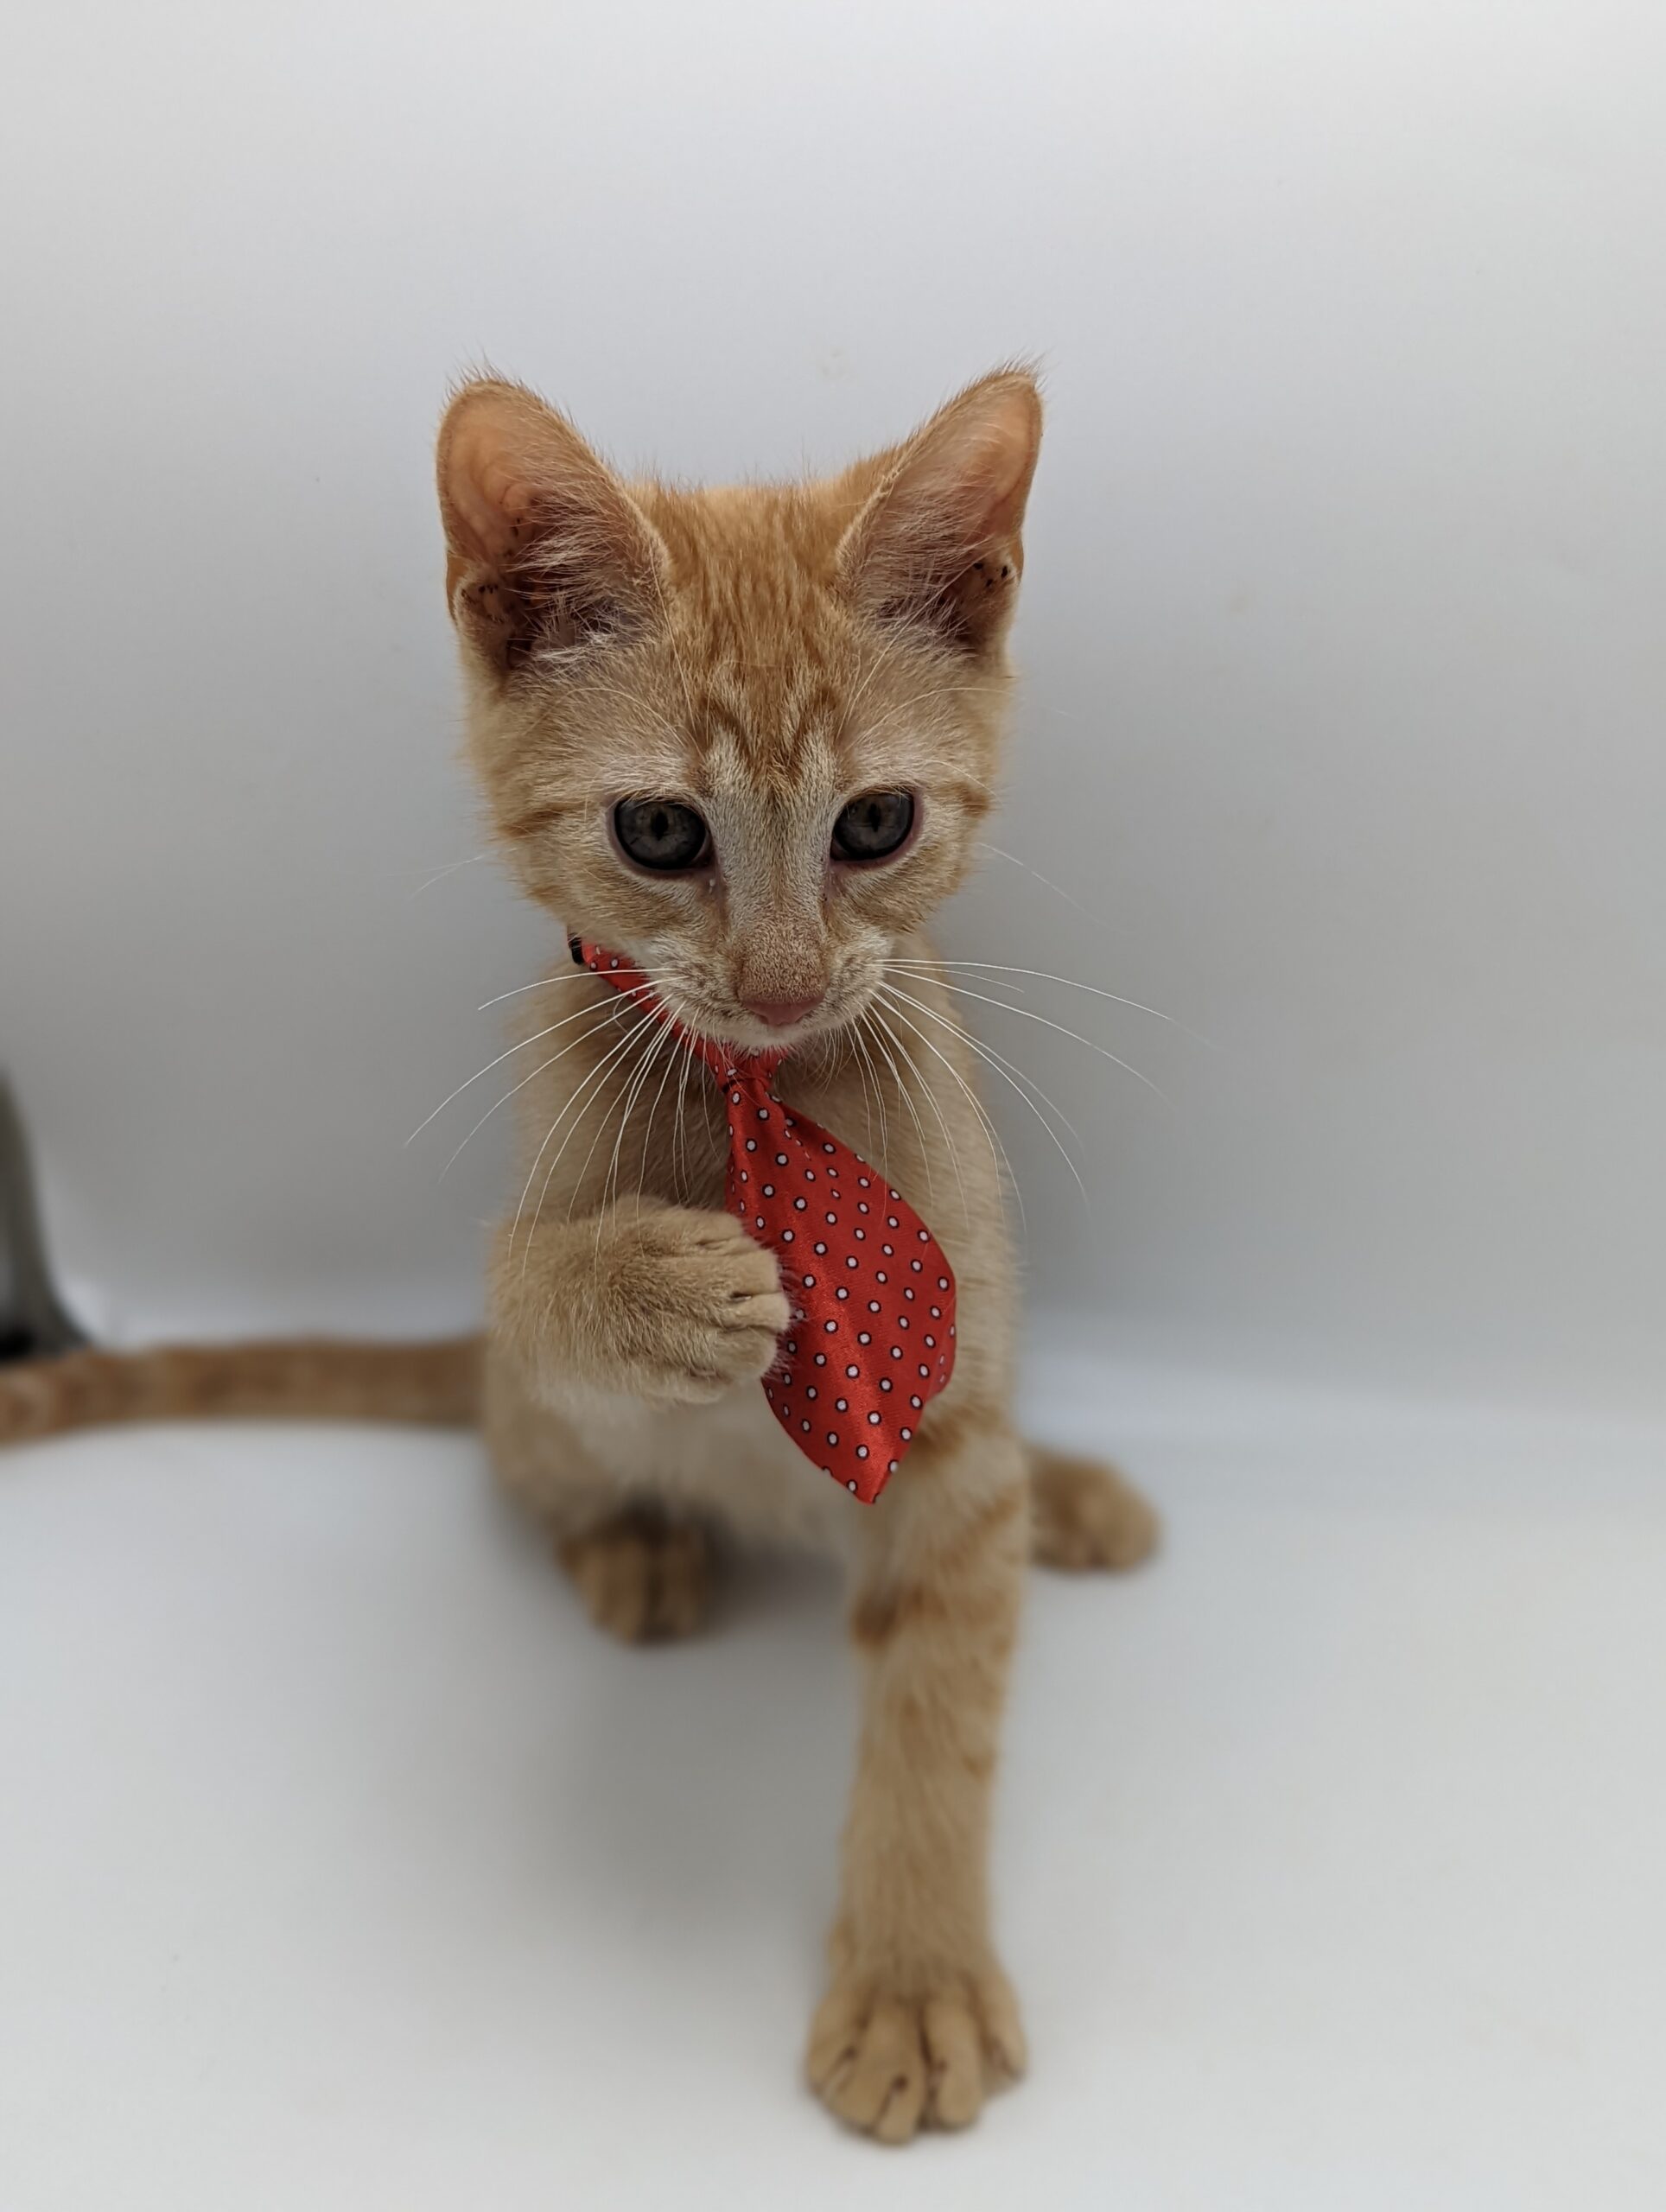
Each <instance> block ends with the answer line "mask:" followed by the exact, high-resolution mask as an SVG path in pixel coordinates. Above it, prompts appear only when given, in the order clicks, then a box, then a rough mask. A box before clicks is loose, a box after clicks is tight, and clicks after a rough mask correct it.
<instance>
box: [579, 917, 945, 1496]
mask: <svg viewBox="0 0 1666 2212" xmlns="http://www.w3.org/2000/svg"><path fill="white" fill-rule="evenodd" d="M572 952H573V957H574V959H575V961H578V962H579V963H581V964H582V965H583V966H584V967H587V968H588V969H592V970H593V971H594V973H595V974H596V975H598V976H603V977H604V978H605V979H606V980H607V982H610V983H612V984H614V986H615V987H616V988H618V989H620V990H621V991H624V992H626V993H627V994H629V995H630V996H632V997H633V998H634V999H636V1000H637V1001H638V1002H639V1004H640V1005H642V1006H643V1007H645V1008H646V1009H647V1010H648V1011H649V1012H651V1013H653V1014H658V1016H659V1018H660V1020H662V1021H664V1022H666V1023H668V1024H669V1025H670V1026H671V1028H672V1029H673V1030H675V1031H676V1033H677V1036H678V1037H679V1038H680V1039H681V1040H682V1042H683V1043H684V1046H686V1047H687V1048H688V1050H689V1051H690V1052H694V1053H696V1054H697V1056H698V1057H699V1058H701V1059H703V1061H704V1062H705V1064H706V1065H707V1066H708V1067H709V1069H710V1070H711V1072H712V1074H713V1075H714V1076H715V1078H716V1079H717V1081H718V1082H719V1083H721V1084H722V1086H723V1099H724V1104H725V1109H726V1110H727V1113H728V1133H729V1157H728V1182H727V1185H726V1186H725V1190H724V1204H725V1205H727V1206H728V1210H729V1211H730V1212H731V1213H732V1214H734V1215H735V1216H737V1217H738V1218H739V1219H740V1221H741V1224H742V1225H743V1226H744V1227H745V1229H746V1230H747V1232H748V1234H749V1235H751V1236H753V1237H754V1238H755V1239H756V1241H757V1242H758V1243H760V1244H766V1245H767V1246H768V1247H769V1249H770V1250H771V1251H772V1252H773V1253H774V1255H775V1256H776V1258H777V1259H778V1260H779V1262H780V1263H781V1287H782V1288H783V1289H784V1290H785V1292H786V1294H787V1296H788V1298H789V1300H791V1301H792V1321H791V1322H790V1323H789V1324H788V1325H787V1329H786V1332H785V1335H784V1337H783V1338H782V1341H781V1346H780V1356H779V1358H778V1359H777V1361H776V1363H775V1365H774V1366H773V1367H772V1368H771V1369H770V1370H769V1372H768V1374H767V1375H766V1376H765V1377H764V1395H765V1396H766V1398H767V1399H768V1400H769V1402H770V1406H771V1408H772V1409H773V1412H774V1414H775V1418H776V1420H777V1421H779V1422H780V1424H781V1427H783V1428H784V1429H785V1431H786V1433H787V1434H788V1435H789V1436H790V1437H791V1438H792V1440H793V1442H794V1443H795V1444H796V1445H797V1446H798V1449H799V1450H800V1451H801V1452H804V1455H805V1457H806V1458H807V1459H811V1460H812V1461H813V1462H814V1463H815V1465H817V1466H818V1467H819V1468H820V1469H821V1471H822V1472H823V1474H824V1475H831V1476H833V1477H834V1478H835V1479H836V1480H837V1481H839V1482H842V1483H843V1484H844V1486H845V1488H846V1489H847V1490H848V1491H853V1492H854V1493H855V1496H856V1497H859V1498H861V1499H862V1503H864V1504H865V1505H871V1504H872V1503H873V1502H874V1499H875V1498H876V1497H878V1496H879V1494H880V1492H881V1491H882V1490H883V1489H884V1488H885V1485H886V1484H887V1482H888V1481H889V1480H890V1478H891V1477H892V1476H893V1474H895V1472H896V1471H897V1466H898V1463H899V1462H900V1459H901V1458H902V1455H903V1453H904V1452H906V1450H907V1449H908V1446H909V1445H910V1444H911V1443H912V1440H913V1439H914V1438H915V1436H916V1435H917V1434H918V1433H919V1421H920V1415H921V1413H922V1411H923V1410H924V1408H925V1406H926V1404H927V1403H928V1402H930V1401H931V1400H932V1398H934V1397H936V1395H937V1394H938V1391H939V1390H940V1389H943V1387H944V1384H945V1383H947V1382H948V1380H949V1377H950V1376H951V1375H952V1374H953V1373H954V1370H955V1278H954V1270H953V1269H952V1268H951V1267H950V1265H949V1262H948V1261H947V1260H946V1259H945V1258H944V1255H943V1252H942V1249H941V1248H940V1247H939V1245H938V1242H937V1239H936V1238H935V1237H934V1236H932V1232H931V1230H929V1229H927V1228H926V1226H925V1224H924V1222H922V1221H921V1219H920V1217H919V1215H918V1214H917V1213H916V1212H915V1211H914V1210H913V1208H912V1206H911V1205H909V1204H908V1201H907V1200H906V1198H902V1197H900V1195H899V1193H898V1192H895V1191H893V1190H892V1189H891V1187H890V1186H889V1185H888V1184H887V1182H886V1180H885V1178H884V1177H883V1176H882V1175H881V1174H880V1173H879V1172H878V1170H877V1169H875V1168H873V1167H870V1166H868V1163H867V1161H866V1160H859V1159H858V1158H857V1156H856V1154H855V1153H854V1152H852V1151H851V1149H850V1147H849V1145H844V1144H841V1143H840V1142H839V1141H838V1139H837V1138H836V1137H835V1136H831V1135H829V1133H828V1132H827V1130H825V1129H823V1128H818V1127H817V1124H816V1123H815V1122H811V1121H808V1120H806V1118H805V1117H804V1116H803V1115H802V1114H792V1113H789V1112H788V1110H787V1109H786V1108H785V1106H783V1105H782V1103H781V1102H780V1100H779V1098H777V1097H776V1096H775V1095H774V1093H773V1091H772V1090H770V1087H769V1084H770V1078H771V1077H772V1076H773V1074H774V1072H775V1070H776V1069H777V1068H778V1067H779V1065H780V1063H781V1061H782V1060H783V1059H784V1058H785V1053H783V1052H757V1053H751V1054H737V1053H734V1052H729V1051H728V1050H727V1049H726V1048H725V1047H724V1046H721V1045H717V1044H714V1043H711V1042H710V1041H709V1040H708V1039H705V1038H703V1037H692V1036H690V1035H689V1033H687V1032H686V1031H685V1030H684V1029H682V1028H680V1027H678V1025H677V1023H676V1022H674V1021H672V1020H671V1015H670V1014H667V1013H666V1012H665V1010H664V1007H662V1006H661V1005H660V1004H659V1001H658V1000H657V999H656V998H655V996H654V994H653V986H652V983H650V982H649V981H648V978H647V977H646V976H645V975H644V974H643V973H642V971H641V969H639V968H633V967H632V966H631V965H630V964H629V963H628V962H626V961H625V960H623V959H621V958H620V957H619V955H618V954H617V953H612V952H604V951H603V950H601V947H600V946H599V945H595V944H587V943H583V942H581V940H580V939H578V938H574V939H573V943H572Z"/></svg>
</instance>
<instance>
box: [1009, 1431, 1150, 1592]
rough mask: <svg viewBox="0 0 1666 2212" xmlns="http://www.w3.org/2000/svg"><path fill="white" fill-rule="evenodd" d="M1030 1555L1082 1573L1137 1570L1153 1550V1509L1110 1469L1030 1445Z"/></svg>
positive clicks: (1096, 1461)
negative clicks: (1101, 1570) (1128, 1568)
mask: <svg viewBox="0 0 1666 2212" xmlns="http://www.w3.org/2000/svg"><path fill="white" fill-rule="evenodd" d="M1026 1449H1027V1454H1028V1462H1029V1478H1030V1556H1031V1557H1032V1559H1033V1560H1036V1561H1037V1562H1038V1563H1039V1564H1040V1566H1042V1567H1062V1568H1065V1569H1066V1570H1071V1571H1074V1572H1077V1573H1081V1572H1084V1571H1088V1570H1091V1569H1094V1568H1110V1569H1121V1568H1125V1567H1137V1566H1138V1565H1139V1564H1140V1562H1141V1560H1143V1559H1146V1558H1148V1557H1149V1555H1150V1554H1151V1553H1152V1551H1153V1550H1154V1548H1155V1547H1156V1542H1157V1534H1158V1521H1157V1515H1156V1512H1155V1510H1154V1508H1153V1507H1152V1506H1150V1505H1149V1504H1148V1503H1147V1502H1146V1500H1145V1499H1144V1498H1143V1497H1141V1495H1140V1493H1139V1491H1136V1490H1135V1488H1134V1486H1133V1484H1131V1483H1129V1482H1127V1481H1126V1480H1124V1478H1122V1476H1121V1475H1120V1474H1118V1473H1117V1471H1116V1469H1115V1468H1114V1467H1110V1466H1107V1465H1105V1464H1104V1462H1103V1460H1100V1459H1078V1458H1077V1457H1076V1456H1075V1454H1074V1453H1071V1452H1055V1451H1053V1450H1052V1448H1051V1446H1047V1445H1045V1444H1031V1445H1029V1446H1027V1447H1026Z"/></svg>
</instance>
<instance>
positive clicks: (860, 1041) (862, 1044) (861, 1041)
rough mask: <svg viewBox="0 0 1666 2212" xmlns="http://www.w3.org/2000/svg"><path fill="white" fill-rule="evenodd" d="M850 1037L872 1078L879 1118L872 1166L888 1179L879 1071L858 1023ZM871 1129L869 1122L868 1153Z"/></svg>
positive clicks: (888, 1150) (887, 1146) (887, 1134)
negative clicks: (876, 1143) (877, 1144)
mask: <svg viewBox="0 0 1666 2212" xmlns="http://www.w3.org/2000/svg"><path fill="white" fill-rule="evenodd" d="M850 1036H851V1041H852V1043H853V1044H854V1045H855V1047H856V1050H857V1051H858V1052H860V1053H861V1054H862V1065H863V1066H864V1067H865V1068H866V1069H867V1070H868V1074H869V1075H870V1077H872V1078H873V1084H874V1106H875V1108H876V1109H877V1110H878V1113H879V1117H880V1147H879V1158H878V1160H876V1161H875V1162H874V1165H875V1166H877V1167H879V1168H880V1169H881V1170H882V1171H883V1173H885V1174H886V1175H887V1177H888V1176H889V1174H890V1173H891V1164H890V1155H891V1138H890V1132H889V1131H888V1130H887V1128H886V1119H885V1093H884V1092H883V1091H882V1090H881V1088H880V1073H879V1070H878V1069H877V1068H876V1067H875V1066H874V1056H873V1054H872V1053H871V1052H869V1051H868V1039H866V1038H865V1037H864V1036H863V1035H862V1027H861V1024H860V1023H853V1024H852V1026H851V1031H850ZM873 1127H874V1125H873V1123H872V1122H869V1123H868V1149H869V1150H870V1151H871V1150H872V1149H873Z"/></svg>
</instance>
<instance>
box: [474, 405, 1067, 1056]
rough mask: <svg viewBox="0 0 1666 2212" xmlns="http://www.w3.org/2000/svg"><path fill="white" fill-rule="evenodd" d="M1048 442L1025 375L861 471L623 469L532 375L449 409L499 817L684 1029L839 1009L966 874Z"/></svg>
mask: <svg viewBox="0 0 1666 2212" xmlns="http://www.w3.org/2000/svg"><path fill="white" fill-rule="evenodd" d="M1039 440H1040V405H1039V403H1038V401H1037V398H1036V394H1035V387H1034V385H1033V380H1032V379H1031V378H1029V377H1028V376H1027V375H1025V374H1023V373H1021V372H1005V373H1002V374H1001V375H997V376H995V377H992V378H987V379H986V380H985V381H984V382H983V383H982V384H981V385H974V386H973V387H972V388H971V389H970V391H967V392H965V393H963V395H962V396H961V397H960V398H959V399H957V400H956V401H953V402H951V404H950V405H949V406H948V407H946V408H944V410H942V412H941V413H940V414H938V415H937V416H934V417H933V418H932V421H931V422H930V423H927V424H926V426H925V429H922V430H920V431H919V432H918V433H917V434H916V435H914V436H913V437H912V438H911V439H910V440H908V441H907V442H906V443H905V444H904V445H901V446H900V447H896V448H893V449H892V450H891V451H889V452H887V453H885V454H879V455H877V456H876V457H874V459H873V460H871V461H866V462H862V463H861V464H859V465H858V466H857V467H855V468H852V469H850V470H849V471H847V472H846V473H845V474H843V476H840V477H836V478H834V479H831V480H828V481H826V482H823V483H819V484H808V485H797V486H762V487H746V488H736V489H725V490H718V491H707V492H685V491H677V490H672V489H671V488H668V487H666V486H662V485H658V484H653V483H638V482H633V483H631V484H629V485H626V484H625V483H623V482H621V481H620V480H619V479H617V478H616V477H614V475H613V474H611V473H610V472H609V471H608V470H607V469H606V468H605V467H603V465H602V464H601V461H599V460H598V459H597V458H596V457H595V454H593V453H591V451H590V450H589V448H588V447H586V446H585V445H584V444H583V443H582V441H581V440H580V439H579V438H578V436H577V435H576V433H575V432H574V431H573V430H572V429H571V428H570V426H569V425H568V424H567V423H566V422H565V421H564V420H563V418H562V417H561V416H557V415H556V414H555V413H553V412H552V411H551V410H550V409H548V408H546V407H544V405H543V404H542V403H541V402H539V401H537V399H535V398H533V397H532V396H531V394H530V393H526V392H524V391H520V390H519V389H518V387H515V386H512V385H501V384H496V383H480V384H475V385H470V386H468V387H467V389H466V390H465V391H463V392H461V394H460V395H459V397H457V399H456V400H455V402H454V403H453V404H452V407H451V409H450V410H449V412H448V415H447V417H446V422H445V425H444V428H443V429H442V433H441V441H440V494H441V507H442V514H443V516H444V518H445V522H446V527H447V537H448V546H449V552H450V562H449V572H448V585H449V594H450V602H451V609H452V614H453V617H454V620H455V622H456V625H457V628H458V632H459V636H460V638H461V642H462V645H463V658H464V666H465V670H466V672H467V678H468V683H469V690H470V745H471V750H472V753H473V755H474V760H475V764H476V766H477V768H478V770H479V772H480V775H481V778H482V780H483V782H484V785H485V788H486V797H487V799H488V803H489V804H490V806H491V810H492V814H493V822H494V824H495V827H496V829H498V831H499V834H500V836H502V837H503V838H504V840H505V841H506V844H507V845H508V847H509V849H510V850H511V852H512V855H513V856H514V859H515V862H516V865H517V867H518V871H519V874H520V876H521V880H522V881H523V882H524V883H525V886H526V887H527V889H528V890H529V891H530V892H531V894H532V895H533V896H534V897H535V898H537V899H539V900H540V901H542V902H543V903H544V905H546V906H548V907H549V908H550V910H551V911H552V912H554V913H556V914H557V915H558V916H559V917H560V918H561V921H562V923H563V927H564V928H566V929H567V930H569V931H575V932H577V933H579V934H582V936H584V937H587V938H592V939H594V940H595V941H597V942H599V943H601V944H606V945H607V946H608V947H610V948H611V949H612V950H615V951H618V952H620V953H621V954H623V955H626V956H627V957H629V958H630V960H631V961H632V962H633V963H634V964H635V965H637V966H639V967H640V968H642V969H644V970H645V972H646V973H647V974H648V975H649V976H652V978H653V980H654V982H655V984H656V986H657V987H658V990H659V992H660V994H661V995H662V996H663V998H664V1001H665V1002H666V1004H667V1006H668V1007H670V1008H671V1011H672V1012H673V1013H674V1014H676V1015H677V1017H678V1018H679V1019H680V1020H682V1021H683V1022H684V1025H685V1026H686V1027H689V1028H690V1029H693V1030H696V1031H697V1032H699V1033H702V1034H704V1035H707V1036H711V1037H721V1038H722V1039H725V1040H726V1041H728V1042H729V1043H731V1044H734V1045H738V1046H741V1047H743V1048H748V1049H754V1050H756V1049H760V1048H762V1047H765V1046H780V1045H786V1044H792V1043H796V1042H798V1040H799V1039H803V1038H805V1037H808V1036H811V1035H815V1034H817V1033H828V1032H830V1031H834V1030H836V1029H838V1028H840V1027H843V1025H844V1024H845V1023H847V1022H849V1021H850V1020H854V1019H855V1017H856V1016H857V1015H858V1014H861V1013H862V1011H863V1009H864V1008H865V1007H866V1006H867V1005H868V1002H869V1001H870V999H871V998H872V997H873V995H874V992H875V990H876V988H877V987H878V984H879V982H880V981H881V976H882V973H883V966H882V963H884V961H885V960H886V959H887V957H889V955H890V954H891V952H892V951H893V948H894V946H895V944H896V943H897V941H898V939H899V938H901V937H903V936H906V934H907V932H908V931H912V930H913V929H916V928H918V927H919V925H920V924H921V923H922V922H923V921H924V919H925V917H926V916H927V915H928V914H929V913H930V912H932V908H933V907H935V906H937V905H938V902H939V901H940V900H941V899H943V898H944V896H946V894H947V893H949V892H950V891H951V890H952V889H953V888H954V887H955V885H956V884H957V882H958V881H959V880H960V878H961V875H962V874H963V872H964V869H965V867H966V865H967V861H968V859H969V856H970V849H971V845H972V842H973V840H974V838H975V836H976V828H977V824H978V823H979V822H980V820H981V819H982V816H983V815H984V813H985V812H986V811H987V810H988V808H989V804H991V801H992V798H993V796H994V777H995V765H996V764H995V754H996V748H997V743H998V740H999V736H1000V725H1001V721H1002V708H1003V704H1004V697H1005V692H1006V689H1007V672H1006V664H1005V651H1004V646H1005V638H1006V632H1007V628H1008V623H1009V621H1010V618H1011V613H1012V607H1013V603H1014V597H1015V594H1016V590H1017V585H1018V578H1019V574H1020V570H1021V565H1022V551H1021V543H1020V537H1019V531H1020V528H1021V523H1022V518H1023V509H1024V501H1025V499H1026V496H1027V493H1028V489H1029V483H1030V478H1031V475H1032V474H1033V469H1034V466H1035V459H1036V451H1037V446H1038V443H1039Z"/></svg>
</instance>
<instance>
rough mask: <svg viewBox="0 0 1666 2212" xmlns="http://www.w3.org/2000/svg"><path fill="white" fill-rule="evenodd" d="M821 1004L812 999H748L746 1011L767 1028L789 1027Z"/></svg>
mask: <svg viewBox="0 0 1666 2212" xmlns="http://www.w3.org/2000/svg"><path fill="white" fill-rule="evenodd" d="M820 1004H821V1000H820V999H819V998H813V999H748V1000H747V1013H748V1014H750V1015H751V1016H752V1018H753V1020H754V1021H761V1022H762V1023H763V1024H764V1025H765V1027H766V1028H769V1029H790V1028H791V1027H792V1025H793V1023H794V1022H795V1021H802V1020H804V1016H805V1014H814V1013H815V1011H816V1009H817V1007H818V1006H819V1005H820Z"/></svg>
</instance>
